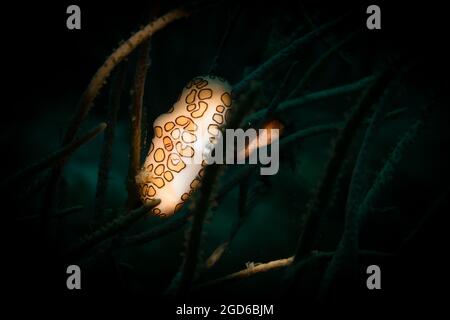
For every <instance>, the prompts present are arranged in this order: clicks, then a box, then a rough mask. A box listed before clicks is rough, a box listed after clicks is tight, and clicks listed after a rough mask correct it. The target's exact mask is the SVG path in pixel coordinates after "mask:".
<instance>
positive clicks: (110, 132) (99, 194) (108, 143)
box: [94, 64, 126, 218]
mask: <svg viewBox="0 0 450 320" xmlns="http://www.w3.org/2000/svg"><path fill="white" fill-rule="evenodd" d="M125 75H126V64H122V65H121V66H120V67H119V68H118V70H117V74H116V76H115V78H114V80H113V81H112V85H111V91H110V95H109V106H108V120H107V123H108V127H107V128H106V131H105V135H104V138H103V146H102V150H101V154H100V163H99V166H98V174H97V187H96V190H95V201H94V210H95V214H96V217H97V218H99V217H100V216H101V214H102V213H103V210H104V209H105V202H106V193H107V190H108V176H109V171H110V169H111V157H112V150H113V142H114V131H115V129H116V123H117V113H118V112H119V108H120V99H121V96H122V90H123V84H124V82H125Z"/></svg>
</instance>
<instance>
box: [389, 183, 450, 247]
mask: <svg viewBox="0 0 450 320" xmlns="http://www.w3.org/2000/svg"><path fill="white" fill-rule="evenodd" d="M449 199H450V189H447V190H445V191H444V192H442V193H441V194H440V195H439V196H438V197H437V198H436V199H435V200H434V201H433V202H432V203H431V205H430V206H429V208H428V209H427V210H426V212H425V214H424V215H423V217H422V218H421V219H420V221H419V223H418V224H417V226H416V227H414V228H413V229H412V231H410V233H409V234H408V236H407V237H406V238H405V239H403V241H402V242H401V244H400V246H399V249H398V250H397V251H398V252H399V254H404V253H405V252H406V251H408V250H407V249H408V248H411V249H413V250H414V248H415V244H416V243H417V242H418V241H420V240H421V239H420V236H421V233H422V232H423V231H424V230H426V228H427V227H428V226H429V225H430V222H431V221H432V220H433V219H434V218H436V217H437V216H438V215H439V214H440V215H441V216H443V215H444V214H447V212H448V211H446V209H445V205H448V203H449Z"/></svg>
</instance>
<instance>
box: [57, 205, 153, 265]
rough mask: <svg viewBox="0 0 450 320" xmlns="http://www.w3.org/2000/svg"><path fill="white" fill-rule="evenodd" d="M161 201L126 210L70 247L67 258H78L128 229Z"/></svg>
mask: <svg viewBox="0 0 450 320" xmlns="http://www.w3.org/2000/svg"><path fill="white" fill-rule="evenodd" d="M160 202H161V201H160V200H159V199H155V200H152V201H147V202H146V204H145V205H143V206H142V207H140V208H138V209H136V210H133V211H131V212H128V211H125V212H124V213H123V214H121V215H120V216H119V217H117V218H116V219H114V220H113V221H111V222H110V223H108V224H106V225H105V226H103V227H100V228H99V229H97V230H96V231H94V232H92V233H90V234H89V235H86V236H84V237H83V240H82V241H81V242H80V243H79V244H77V245H75V246H73V247H72V248H70V249H68V250H67V252H66V254H65V256H66V259H77V258H79V257H81V256H82V255H83V254H85V253H86V252H88V251H89V250H90V249H92V248H93V247H95V246H96V245H97V244H99V243H100V242H102V241H104V240H106V239H108V238H110V237H112V236H114V235H116V234H118V233H119V232H120V231H122V230H124V229H126V228H127V227H129V226H130V225H131V224H132V223H134V222H135V221H137V220H139V219H140V218H142V217H143V216H144V215H146V214H148V213H149V212H150V209H152V208H153V207H155V206H157V205H158V204H159V203H160Z"/></svg>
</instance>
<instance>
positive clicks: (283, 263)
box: [192, 250, 393, 291]
mask: <svg viewBox="0 0 450 320" xmlns="http://www.w3.org/2000/svg"><path fill="white" fill-rule="evenodd" d="M358 254H359V255H363V256H370V257H380V258H390V257H392V256H393V255H392V254H391V253H385V252H378V251H371V250H361V251H359V252H358ZM333 255H334V252H313V253H312V254H311V255H309V256H308V257H306V258H305V259H303V260H302V261H300V262H299V263H297V264H296V265H295V271H296V272H298V271H299V270H302V269H303V268H304V267H305V266H307V265H309V264H311V263H312V262H315V261H318V260H319V261H320V260H328V259H330V258H332V257H333ZM293 262H294V256H291V257H288V258H284V259H278V260H273V261H270V262H266V263H259V264H253V265H250V266H249V267H247V268H245V269H243V270H240V271H237V272H234V273H231V274H229V275H226V276H224V277H221V278H218V279H214V280H211V281H208V282H205V283H201V284H198V285H195V286H194V287H193V288H192V290H193V291H197V290H202V289H206V288H210V287H215V286H222V285H224V284H228V283H231V282H234V281H237V280H240V279H244V278H248V277H251V276H254V275H258V274H261V273H264V272H268V271H272V270H277V269H281V268H285V267H288V266H291V265H292V263H293Z"/></svg>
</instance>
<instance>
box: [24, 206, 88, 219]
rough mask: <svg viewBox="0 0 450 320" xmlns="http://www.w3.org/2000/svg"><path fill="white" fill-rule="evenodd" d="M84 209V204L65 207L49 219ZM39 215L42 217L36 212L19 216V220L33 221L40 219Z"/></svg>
mask: <svg viewBox="0 0 450 320" xmlns="http://www.w3.org/2000/svg"><path fill="white" fill-rule="evenodd" d="M83 209H84V207H83V206H73V207H69V208H65V209H62V210H60V211H59V212H58V213H57V214H55V215H52V216H50V217H49V219H55V218H62V217H65V216H68V215H71V214H73V213H77V212H80V211H81V210H83ZM39 217H40V215H38V214H34V215H32V216H25V217H21V218H18V219H17V221H32V220H36V219H38V218H39Z"/></svg>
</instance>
